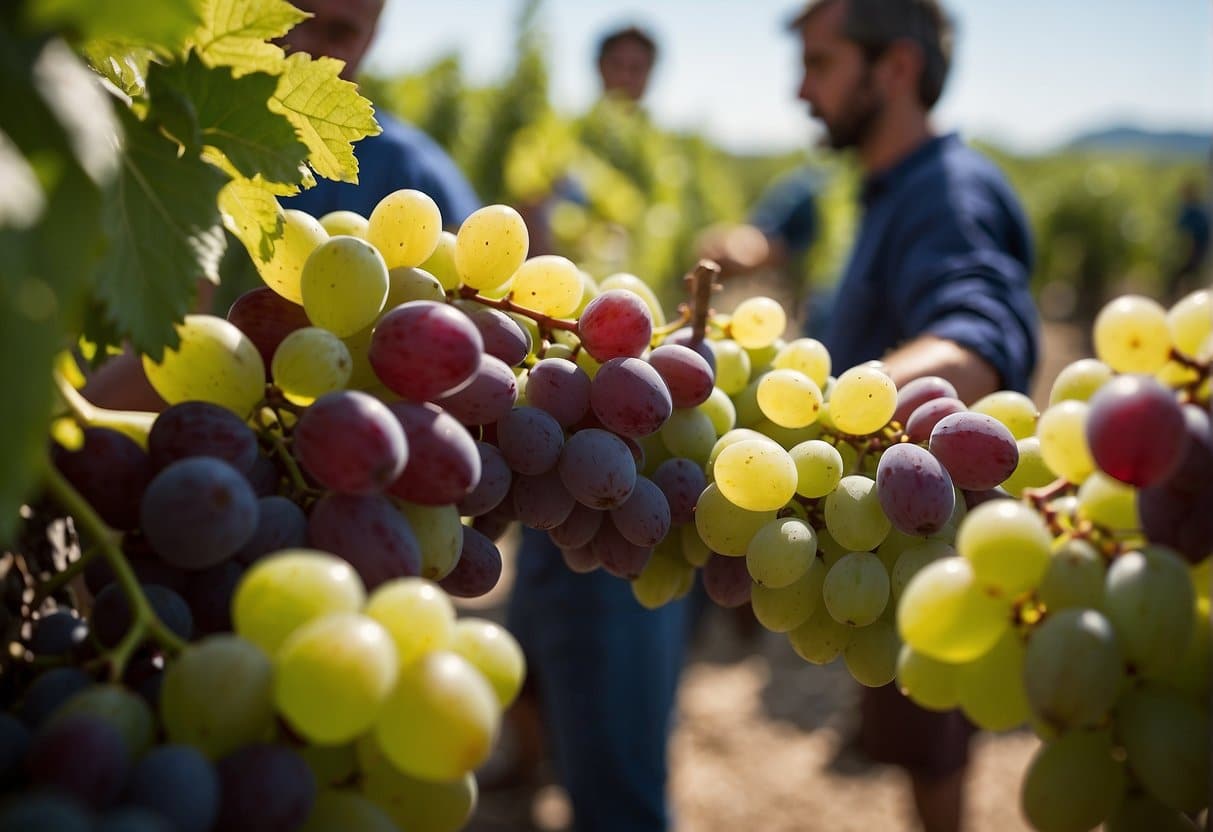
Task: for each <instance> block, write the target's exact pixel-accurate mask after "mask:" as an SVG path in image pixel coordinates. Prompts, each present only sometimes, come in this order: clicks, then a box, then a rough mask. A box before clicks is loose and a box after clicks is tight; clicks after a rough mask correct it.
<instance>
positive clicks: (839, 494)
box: [825, 474, 893, 552]
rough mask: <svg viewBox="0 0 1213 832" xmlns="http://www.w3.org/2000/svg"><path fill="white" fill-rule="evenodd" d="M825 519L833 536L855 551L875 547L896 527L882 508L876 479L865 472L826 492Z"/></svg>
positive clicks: (842, 480) (852, 475)
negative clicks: (866, 475) (865, 474)
mask: <svg viewBox="0 0 1213 832" xmlns="http://www.w3.org/2000/svg"><path fill="white" fill-rule="evenodd" d="M825 521H826V523H825V525H826V529H827V530H828V531H829V532H830V535H831V536H832V537H833V538H834V539H835V540H837V541H838V542H839V543H840V544H841V545H843V546H845V547H846V548H847V549H849V550H850V551H852V552H867V551H871V550H872V549H875V548H876V547H877V546H879V545H880V544H881V543H882V542H883V541H884V539H885V538H886V537H887V536H888V534H889V530H890V529H892V528H893V524H892V523H891V522H890V521H889V518H888V517H887V516H886V515H885V513H884V509H882V508H881V507H880V498H879V495H878V494H877V491H876V481H875V480H873V479H872V478H871V477H865V476H864V475H862V474H851V475H849V476H846V477H843V478H842V479H841V480H839V481H838V487H837V488H836V489H834V491H832V492H830V493H829V494H828V495H826V499H825Z"/></svg>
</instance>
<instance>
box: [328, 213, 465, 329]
mask: <svg viewBox="0 0 1213 832" xmlns="http://www.w3.org/2000/svg"><path fill="white" fill-rule="evenodd" d="M441 234H442V214H441V213H440V212H439V210H438V204H437V203H436V202H434V200H433V199H431V198H430V197H429V196H428V195H427V194H423V193H422V192H421V191H414V190H409V189H402V190H399V191H393V192H392V193H390V194H388V195H387V196H385V197H384V198H383V199H381V200H379V204H378V205H376V206H375V209H374V210H373V211H371V216H370V217H369V218H368V223H367V230H366V239H367V240H368V241H369V242H370V243H371V245H373V246H374V247H375V248H377V249H378V250H379V253H380V254H382V255H383V260H384V262H385V263H387V267H388V268H389V269H394V268H396V267H398V266H405V267H407V268H413V267H416V266H420V265H421V264H422V263H424V262H425V261H426V260H428V259H429V257H430V255H432V254H433V253H434V249H436V248H437V247H438V238H439V236H440V235H441ZM313 320H315V319H314V318H313Z"/></svg>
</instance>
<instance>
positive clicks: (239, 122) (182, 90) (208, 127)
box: [148, 55, 308, 185]
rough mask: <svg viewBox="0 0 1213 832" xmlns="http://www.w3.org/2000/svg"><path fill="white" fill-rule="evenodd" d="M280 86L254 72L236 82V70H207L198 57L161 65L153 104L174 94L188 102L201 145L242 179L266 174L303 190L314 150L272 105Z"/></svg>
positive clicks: (152, 80) (151, 76) (153, 77)
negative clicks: (306, 166)
mask: <svg viewBox="0 0 1213 832" xmlns="http://www.w3.org/2000/svg"><path fill="white" fill-rule="evenodd" d="M277 85H278V79H277V78H275V77H274V76H272V75H267V74H265V73H263V72H252V73H249V74H247V75H242V76H241V77H239V78H235V77H233V75H232V71H231V69H230V68H228V67H213V68H211V67H207V66H205V65H204V64H203V63H202V62H201V61H200V60H199V59H198V57H197V56H194V55H191V56H190V57H189V59H188V60H187V61H186V62H185V63H184V64H174V65H172V66H162V65H155V66H153V67H152V69H151V71H150V72H149V73H148V89H149V91H150V92H151V96H152V101H153V102H155V101H156V100H157V99H158V98H159V97H161V96H165V95H170V96H171V95H172V94H174V93H175V94H179V95H182V96H184V97H185V98H186V99H188V100H189V101H190V102H191V104H192V105H193V111H194V116H195V118H196V120H197V124H198V130H199V134H200V136H199V138H200V141H201V143H202V144H203V145H206V146H207V147H208V148H214V149H215V150H218V151H219V152H220V153H222V154H223V155H224V156H225V157H226V158H227V161H228V162H230V163H231V167H232V168H234V169H235V170H236V171H238V172H239V173H240V174H241V175H242V176H244V177H247V178H252V177H254V176H256V175H258V174H260V175H261V176H262V177H263V178H264V179H266V180H269V181H273V182H284V183H287V184H292V185H297V184H299V183H300V182H301V181H302V173H301V167H300V166H301V165H302V164H303V163H304V162H305V161H306V160H307V156H308V148H307V145H305V144H303V142H301V141H299V138H298V136H297V135H296V133H295V128H294V126H292V124H291V122H290V121H288V120H287V119H286V118H284V117H283V115H281V114H279V113H272V112H270V111H269V109H268V108H267V106H266V105H267V103H268V102H269V100H270V96H271V95H273V94H274V91H275V89H276V88H277ZM177 138H181V137H177ZM187 146H188V143H187ZM221 167H226V166H224V165H221Z"/></svg>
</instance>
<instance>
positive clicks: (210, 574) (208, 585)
mask: <svg viewBox="0 0 1213 832" xmlns="http://www.w3.org/2000/svg"><path fill="white" fill-rule="evenodd" d="M243 575H244V566H243V565H242V564H240V563H237V562H236V561H235V560H228V561H224V562H223V563H221V564H219V565H218V566H212V567H211V568H210V569H203V570H202V571H201V572H197V573H195V574H193V575H191V576H190V580H189V583H187V584H186V585H185V602H186V603H187V604H188V605H189V608H190V614H191V615H193V617H194V631H195V632H196V633H197V634H198V635H199V636H204V635H211V634H212V633H227V632H231V630H232V597H233V596H234V595H235V594H236V587H237V586H238V585H239V583H240V578H241V577H243Z"/></svg>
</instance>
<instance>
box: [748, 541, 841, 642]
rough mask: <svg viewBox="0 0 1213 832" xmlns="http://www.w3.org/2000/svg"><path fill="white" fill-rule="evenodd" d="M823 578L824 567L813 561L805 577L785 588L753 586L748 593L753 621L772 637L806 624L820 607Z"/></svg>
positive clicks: (820, 563) (824, 573)
mask: <svg viewBox="0 0 1213 832" xmlns="http://www.w3.org/2000/svg"><path fill="white" fill-rule="evenodd" d="M825 576H826V568H825V565H824V564H822V562H821V561H819V560H816V559H814V560H813V561H812V562H811V563H810V564H809V568H808V569H806V570H805V572H804V574H803V575H801V576H800V577H799V578H797V579H796V580H794V581H793V582H792V583H790V584H788V585H787V586H783V587H778V588H769V587H765V586H759V585H755V586H754V587H753V589H752V590H751V591H750V604H751V605H752V606H753V609H754V617H755V618H757V619H758V623H759V624H761V625H762V626H763V627H766V628H767V629H768V630H770V631H771V632H773V633H786V632H790V631H791V630H795V629H796V628H797V627H799V626H800V625H801V624H804V623H805V622H806V621H808V620H809V616H810V615H812V614H813V611H814V610H816V609H817V607H818V606H819V605H820V603H821V586H822V582H823V581H824V580H825Z"/></svg>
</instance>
